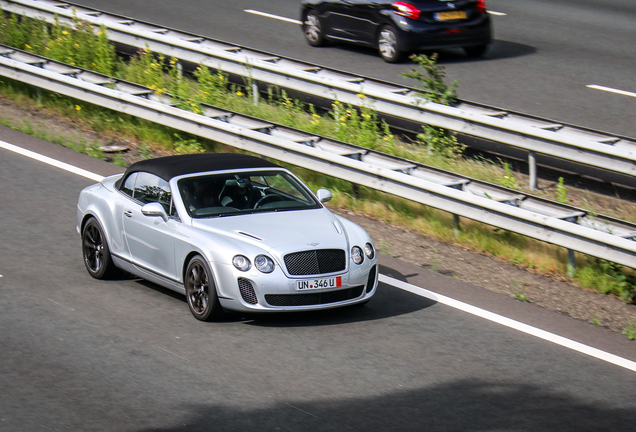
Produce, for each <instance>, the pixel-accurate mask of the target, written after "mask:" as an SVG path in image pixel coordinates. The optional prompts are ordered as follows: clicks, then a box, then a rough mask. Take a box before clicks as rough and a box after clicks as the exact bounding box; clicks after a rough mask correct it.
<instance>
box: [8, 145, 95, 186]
mask: <svg viewBox="0 0 636 432" xmlns="http://www.w3.org/2000/svg"><path fill="white" fill-rule="evenodd" d="M0 148H3V149H6V150H9V151H12V152H14V153H18V154H21V155H23V156H26V157H30V158H31V159H35V160H37V161H40V162H44V163H45V164H48V165H52V166H54V167H56V168H60V169H63V170H65V171H68V172H71V173H73V174H77V175H80V176H82V177H86V178H89V179H91V180H94V181H96V182H100V181H102V180H104V176H100V175H98V174H95V173H92V172H90V171H86V170H84V169H82V168H78V167H75V166H73V165H69V164H67V163H65V162H60V161H59V160H56V159H53V158H50V157H48V156H44V155H41V154H39V153H36V152H32V151H31V150H26V149H23V148H22V147H18V146H16V145H13V144H9V143H7V142H4V141H0Z"/></svg>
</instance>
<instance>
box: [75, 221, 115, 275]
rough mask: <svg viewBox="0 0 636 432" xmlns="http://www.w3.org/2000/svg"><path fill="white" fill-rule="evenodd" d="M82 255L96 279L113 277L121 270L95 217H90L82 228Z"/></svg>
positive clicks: (89, 271)
mask: <svg viewBox="0 0 636 432" xmlns="http://www.w3.org/2000/svg"><path fill="white" fill-rule="evenodd" d="M82 257H83V258H84V265H85V266H86V270H88V273H89V274H90V275H91V276H93V277H94V278H95V279H111V278H113V277H115V276H117V275H118V274H120V270H119V269H118V268H117V267H115V264H114V263H113V259H112V257H111V256H110V248H109V247H108V242H107V240H106V236H105V235H104V230H103V229H102V227H101V225H100V224H99V222H98V221H97V219H95V218H93V217H92V218H90V219H89V220H88V221H87V222H86V224H85V225H84V229H83V230H82Z"/></svg>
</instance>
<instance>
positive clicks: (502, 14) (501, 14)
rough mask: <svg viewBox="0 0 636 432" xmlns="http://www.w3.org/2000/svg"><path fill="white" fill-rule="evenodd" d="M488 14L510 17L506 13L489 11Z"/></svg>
mask: <svg viewBox="0 0 636 432" xmlns="http://www.w3.org/2000/svg"><path fill="white" fill-rule="evenodd" d="M488 13H489V14H490V15H495V16H506V15H508V14H507V13H504V12H495V11H491V10H489V11H488Z"/></svg>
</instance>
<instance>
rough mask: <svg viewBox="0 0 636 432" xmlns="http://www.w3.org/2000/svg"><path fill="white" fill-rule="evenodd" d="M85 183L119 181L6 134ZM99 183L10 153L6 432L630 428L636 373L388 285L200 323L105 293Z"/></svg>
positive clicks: (0, 301) (618, 339)
mask: <svg viewBox="0 0 636 432" xmlns="http://www.w3.org/2000/svg"><path fill="white" fill-rule="evenodd" d="M0 140H3V141H10V142H12V143H14V144H16V145H20V146H23V147H25V148H29V149H32V150H36V151H39V152H43V153H45V154H47V155H49V156H51V157H55V158H56V159H60V160H63V161H65V162H68V163H71V164H73V165H76V166H81V167H84V168H86V169H88V170H90V171H92V172H96V173H98V174H101V175H107V174H111V173H114V172H119V171H120V168H118V167H115V166H113V165H110V164H107V163H105V162H100V161H97V160H94V159H91V158H88V157H86V156H83V155H79V154H77V153H74V152H72V151H70V150H66V149H63V148H60V147H59V146H54V145H51V144H49V143H46V142H43V141H40V140H37V139H35V138H31V137H27V136H25V135H22V134H19V133H17V132H15V131H12V130H9V129H6V128H3V127H0ZM91 183H92V181H91V180H88V179H86V178H83V177H80V176H78V175H76V174H72V173H69V172H67V171H62V170H60V169H58V168H55V167H52V166H50V165H45V164H43V163H41V162H38V161H35V160H32V159H29V158H26V157H24V156H22V155H18V154H15V153H12V152H10V151H8V150H5V149H1V148H0V203H1V204H0V205H1V212H0V214H1V217H0V238H1V239H2V243H1V244H2V247H0V275H2V277H0V389H2V390H1V391H0V430H2V431H3V432H10V431H21V432H22V431H35V430H46V431H76V430H78V431H79V430H90V431H102V430H103V431H186V430H187V431H198V430H200V431H209V430H213V431H245V430H259V431H307V430H314V431H344V430H359V431H387V430H399V431H411V430H412V431H420V430H427V431H468V430H470V431H492V430H497V431H559V432H562V431H577V432H578V431H582V430H602V431H627V430H632V429H633V425H634V424H635V422H636V372H634V371H631V370H628V369H625V368H621V367H619V366H616V365H612V364H609V363H606V362H604V361H601V360H599V359H596V358H592V357H589V356H586V355H584V354H581V353H578V352H574V351H571V350H569V349H567V348H565V347H562V346H559V345H556V344H553V343H550V342H547V341H544V340H541V339H538V338H535V337H533V336H530V335H528V334H524V333H521V332H518V331H516V330H513V329H511V328H508V327H503V326H501V325H499V324H495V323H493V322H490V321H487V320H485V319H482V318H479V317H476V316H474V315H470V314H467V313H465V312H461V311H459V310H457V309H454V308H451V307H448V306H445V305H443V304H441V303H436V302H434V301H431V300H428V299H425V298H422V297H419V296H416V295H414V294H411V293H408V292H406V291H402V290H400V289H398V288H396V287H393V286H390V285H387V284H381V286H380V287H379V291H378V294H377V296H376V297H375V298H374V299H373V300H372V301H371V302H370V303H369V304H368V305H366V306H365V307H357V308H348V309H340V310H333V311H329V312H323V313H303V314H278V315H265V316H256V315H248V316H240V315H231V316H229V317H228V319H227V320H225V321H223V322H219V323H201V322H198V321H196V320H195V319H194V318H193V317H192V316H191V315H190V313H189V311H188V308H187V305H186V303H185V299H184V298H183V296H180V295H176V294H173V293H172V292H170V291H167V290H164V289H162V288H160V287H157V286H155V285H152V284H149V283H145V282H142V281H139V280H136V279H122V280H116V281H97V280H94V279H92V278H91V277H90V276H89V275H88V273H87V272H86V270H85V269H84V267H83V264H82V262H81V256H80V241H79V238H78V236H77V234H76V232H75V224H76V214H75V204H76V200H77V196H78V193H79V191H80V190H81V189H82V188H83V187H85V186H87V185H89V184H91ZM381 260H382V261H381V263H382V270H381V271H382V273H383V274H387V275H390V276H391V277H394V278H397V279H400V280H405V281H408V282H409V283H412V284H415V285H419V286H424V287H426V288H428V289H431V290H433V291H436V292H439V293H442V294H447V295H452V296H454V297H456V298H459V299H461V300H464V301H471V302H474V303H475V304H477V306H480V307H489V308H490V310H494V311H495V312H498V313H502V314H505V315H507V316H510V317H512V318H515V319H520V320H523V321H525V322H528V323H529V324H532V325H537V326H539V327H542V328H544V329H546V330H550V331H554V332H557V333H559V334H561V335H563V336H566V337H572V338H575V339H577V340H579V341H580V342H583V343H586V344H589V345H592V346H595V347H597V348H600V349H604V350H607V351H610V352H613V353H614V354H617V355H621V356H623V357H625V358H628V359H630V360H632V361H634V360H636V348H634V344H633V342H630V341H628V340H627V339H626V338H625V337H624V336H621V335H617V334H614V333H610V332H608V331H605V330H603V329H600V328H596V327H593V326H591V325H589V324H587V323H581V322H577V321H574V320H571V319H569V318H566V317H564V316H562V315H559V314H554V313H550V312H547V311H544V310H542V309H539V308H536V307H534V306H533V305H528V304H525V303H521V302H516V301H514V300H512V299H510V298H507V297H500V296H497V295H495V294H493V293H489V292H486V291H485V290H483V289H481V288H479V287H475V286H470V285H468V284H464V283H462V282H461V281H457V280H455V279H453V278H451V277H446V276H443V275H439V274H435V273H432V272H429V271H428V270H425V269H422V268H418V267H415V266H411V265H407V264H404V263H401V262H399V261H397V260H394V259H391V258H388V257H381Z"/></svg>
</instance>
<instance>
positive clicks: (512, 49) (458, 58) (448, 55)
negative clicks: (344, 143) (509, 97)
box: [322, 39, 537, 65]
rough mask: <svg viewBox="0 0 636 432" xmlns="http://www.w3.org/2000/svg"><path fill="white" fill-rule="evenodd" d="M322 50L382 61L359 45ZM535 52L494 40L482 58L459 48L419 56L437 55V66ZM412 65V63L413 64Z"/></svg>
mask: <svg viewBox="0 0 636 432" xmlns="http://www.w3.org/2000/svg"><path fill="white" fill-rule="evenodd" d="M322 49H339V50H343V51H349V52H351V53H356V54H363V55H370V56H375V57H378V60H379V61H382V60H381V59H380V57H379V54H378V50H377V49H375V48H369V47H364V46H359V45H348V44H343V43H333V44H332V45H331V46H330V47H325V48H322ZM536 52H537V49H536V48H535V47H533V46H530V45H525V44H521V43H517V42H510V41H505V40H498V39H497V40H494V41H493V42H492V44H491V45H490V47H489V48H488V51H486V54H484V56H483V57H470V56H467V55H466V53H465V52H464V50H463V49H461V48H440V49H436V50H430V51H423V52H421V53H419V54H425V55H427V56H431V55H432V54H433V53H437V54H438V60H437V63H438V64H449V63H467V62H471V63H472V62H481V61H489V60H501V59H507V58H514V57H522V56H527V55H531V54H534V53H536ZM405 63H412V62H411V61H410V60H408V59H405V60H404V61H403V62H402V63H398V65H399V64H405ZM413 64H414V63H413Z"/></svg>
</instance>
